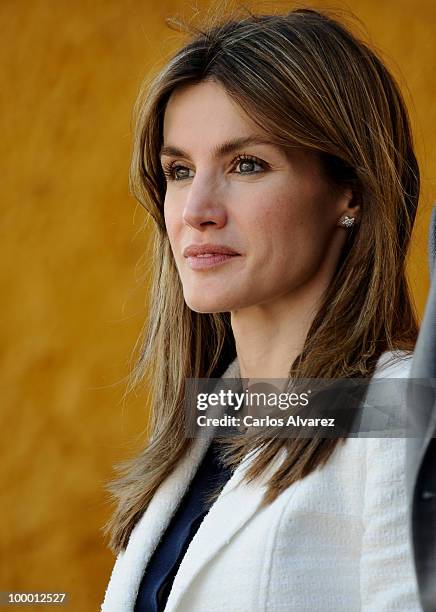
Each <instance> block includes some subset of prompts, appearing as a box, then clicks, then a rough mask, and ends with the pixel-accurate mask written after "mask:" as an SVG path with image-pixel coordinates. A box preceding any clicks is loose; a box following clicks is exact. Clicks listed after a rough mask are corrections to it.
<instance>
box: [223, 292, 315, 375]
mask: <svg viewBox="0 0 436 612" xmlns="http://www.w3.org/2000/svg"><path fill="white" fill-rule="evenodd" d="M322 289H324V287H322ZM322 292H323V291H322V290H321V287H320V286H319V284H318V285H317V286H312V288H309V290H308V288H307V286H306V287H305V290H304V291H303V290H300V291H298V290H297V291H294V292H293V293H291V294H287V295H285V296H281V297H280V298H278V299H275V300H272V301H270V302H266V303H263V304H257V305H255V306H250V307H248V308H244V309H241V310H236V311H232V313H231V324H232V330H233V334H234V338H235V343H236V352H237V356H238V363H239V369H240V373H241V378H249V379H250V378H256V379H264V378H287V377H288V372H289V369H290V367H291V365H292V362H293V361H294V359H295V358H296V357H298V355H299V354H300V353H301V351H302V350H303V347H304V342H305V339H306V336H307V333H308V331H309V328H310V325H311V323H312V321H313V319H314V317H315V315H316V312H317V309H318V306H319V300H320V298H321V295H322Z"/></svg>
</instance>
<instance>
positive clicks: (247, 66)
mask: <svg viewBox="0 0 436 612" xmlns="http://www.w3.org/2000/svg"><path fill="white" fill-rule="evenodd" d="M205 79H214V80H215V81H216V82H218V83H219V84H220V85H221V86H222V87H224V89H225V90H226V92H227V93H228V95H230V96H231V97H232V99H233V100H234V101H235V102H236V103H237V104H239V105H240V107H241V108H242V109H244V110H245V111H247V110H249V111H250V117H251V118H252V119H253V120H254V121H255V122H257V124H258V125H259V127H261V128H262V129H263V130H265V131H267V132H268V134H269V136H270V137H271V138H274V139H275V141H276V142H277V143H278V144H280V145H281V146H284V147H287V146H299V147H304V148H306V149H310V150H312V151H314V152H316V153H317V155H319V156H320V157H321V159H322V160H323V162H324V165H325V169H326V171H327V173H328V176H329V178H330V179H331V180H332V182H333V183H334V184H335V185H339V186H341V185H344V184H347V185H351V186H352V188H353V190H354V193H355V194H356V196H358V197H359V201H360V205H361V211H362V214H361V222H360V224H359V226H358V227H357V228H356V229H353V230H352V231H350V232H349V237H348V241H347V243H346V246H345V248H344V250H343V253H342V256H341V260H340V262H339V265H338V268H337V270H336V273H335V276H334V278H333V280H332V282H331V284H330V286H329V287H328V289H327V291H326V293H325V296H324V300H323V303H322V305H321V307H320V309H319V311H318V313H317V316H316V317H315V319H314V320H313V323H312V325H311V327H310V330H309V332H308V334H307V338H306V341H305V344H304V348H303V351H302V353H301V354H300V355H299V357H298V358H297V359H296V360H295V361H294V363H292V364H290V370H289V375H290V376H292V377H302V378H311V377H324V378H335V377H336V378H340V377H370V376H371V375H372V373H373V372H374V368H375V365H376V362H377V359H378V357H379V356H380V354H381V353H382V352H384V351H386V350H396V349H406V350H412V349H413V346H414V343H415V340H416V336H417V327H418V326H417V321H416V317H415V314H414V309H413V306H412V303H411V298H410V294H409V290H408V286H407V281H406V276H405V256H406V250H407V247H408V244H409V240H410V235H411V229H412V225H413V222H414V218H415V213H416V209H417V205H418V197H419V184H420V180H419V169H418V165H417V161H416V158H415V154H414V150H413V143H412V136H411V129H410V124H409V119H408V115H407V110H406V107H405V104H404V101H403V99H402V96H401V93H400V90H399V87H398V85H397V83H396V82H395V80H394V78H393V77H392V75H391V74H390V73H389V71H388V70H387V69H386V67H385V66H384V64H383V63H382V61H381V60H380V59H379V58H378V57H377V55H376V54H375V53H374V52H373V51H372V50H370V48H369V47H368V46H367V44H365V43H364V42H362V41H361V40H359V39H358V38H357V37H356V36H355V35H353V34H352V33H351V32H350V31H349V29H348V28H346V27H345V26H343V25H341V23H340V22H339V21H338V20H336V19H333V18H332V17H331V16H329V15H328V14H327V13H325V12H319V11H317V10H311V9H297V10H293V11H291V12H289V13H286V14H273V15H256V14H253V13H251V12H248V14H244V15H242V16H241V15H239V16H237V17H235V16H234V15H233V16H231V17H226V18H225V19H223V20H221V21H220V22H218V23H217V22H216V21H215V22H214V23H213V24H211V25H209V26H208V27H203V28H202V29H198V28H194V29H191V30H190V40H189V41H188V42H187V43H186V44H185V45H184V46H183V47H182V48H181V49H180V50H179V51H178V52H177V53H176V54H175V55H174V56H173V57H172V58H171V60H170V61H169V62H168V63H167V64H166V65H165V67H164V68H163V69H162V70H161V71H160V72H159V74H158V75H157V76H156V77H155V78H154V79H153V80H152V81H151V82H147V83H146V84H145V85H144V87H143V90H142V92H141V93H140V95H139V97H138V100H137V103H136V105H135V112H134V118H135V122H134V146H133V155H132V163H131V174H130V180H131V190H132V192H133V194H134V196H135V197H136V198H137V200H138V201H139V202H140V203H141V204H142V205H143V206H144V207H145V209H146V210H147V212H148V213H149V215H150V217H151V218H152V219H153V221H154V247H153V260H154V276H153V282H152V288H151V293H150V315H149V321H148V322H147V326H146V329H145V333H144V338H143V341H142V346H141V352H140V355H139V357H138V359H137V363H136V366H135V368H134V370H133V372H132V377H131V385H130V388H134V387H135V386H136V385H138V384H140V383H141V382H143V381H144V379H145V376H146V375H147V380H148V383H149V385H150V392H151V397H152V410H151V415H150V428H151V433H152V439H151V440H150V441H149V442H148V444H147V446H146V447H145V448H144V450H143V451H142V452H141V453H140V454H139V455H138V456H135V457H134V458H132V459H130V460H129V461H127V462H126V463H124V464H122V465H119V466H117V467H118V470H119V475H118V478H117V479H116V480H114V481H113V482H112V483H110V485H109V486H108V489H109V491H110V492H111V493H112V496H113V498H114V499H115V500H116V503H117V505H116V509H115V512H114V514H113V516H112V518H111V519H110V521H109V522H108V523H107V525H106V526H105V532H106V533H110V546H111V548H112V549H113V550H114V551H115V552H119V551H121V550H123V549H124V548H125V546H126V545H127V542H128V539H129V536H130V533H131V531H132V529H133V527H134V526H135V524H136V522H137V521H138V519H139V518H140V516H141V515H142V513H143V512H144V510H145V509H146V507H147V505H148V504H149V502H150V500H151V498H152V497H153V494H154V493H155V491H156V489H157V487H158V486H159V485H160V484H161V483H162V481H163V480H164V479H165V478H166V477H167V476H168V474H169V473H170V472H171V471H172V470H173V469H174V467H175V466H176V464H177V463H178V462H179V461H180V459H181V458H182V457H183V456H184V454H185V453H186V452H187V450H188V448H189V446H190V445H191V444H192V440H191V439H187V438H186V436H185V429H184V410H183V399H184V390H185V379H186V378H188V377H195V378H197V377H198V378H203V377H211V376H212V377H218V376H220V375H221V374H222V372H223V371H224V369H225V368H226V366H227V365H228V364H229V362H230V361H231V360H233V359H234V358H235V357H236V350H235V343H234V338H233V334H232V329H231V326H230V313H227V312H225V313H217V314H201V313H197V312H194V311H192V310H190V309H189V308H188V307H187V305H186V304H185V302H184V299H183V293H182V287H181V282H180V279H179V276H178V272H177V269H176V266H175V263H174V260H173V256H172V252H171V248H170V244H169V240H168V236H167V234H166V231H165V223H164V216H163V203H164V198H165V189H166V182H165V178H164V175H163V172H162V169H161V165H160V159H159V154H160V148H161V145H162V134H163V129H162V128H163V118H164V112H165V107H166V104H167V101H168V99H169V96H170V95H171V93H172V92H173V91H174V90H175V89H176V88H177V87H180V86H182V85H187V84H194V83H199V82H201V81H204V80H205ZM338 442H339V440H338V439H322V438H318V439H317V438H313V439H281V438H270V439H264V438H262V439H258V438H257V437H253V436H251V437H250V438H244V437H235V438H234V439H233V440H232V442H231V444H230V448H227V451H226V453H227V454H226V462H227V463H228V464H229V465H231V466H236V465H237V464H238V463H239V461H240V460H241V459H242V458H243V457H244V456H245V455H246V454H247V453H248V452H250V451H251V450H253V449H255V448H261V450H262V452H259V453H257V455H256V459H255V461H253V462H252V464H251V466H250V469H249V470H248V471H247V474H246V477H247V479H251V480H252V479H255V478H257V477H258V476H260V475H261V474H262V473H263V471H264V470H265V468H266V467H267V466H268V464H269V462H270V460H271V459H272V458H273V457H274V456H275V455H276V454H277V452H278V451H279V449H281V447H285V448H286V450H287V456H286V459H285V461H284V463H283V464H282V465H281V467H280V470H279V471H278V472H277V473H276V474H275V475H274V477H273V478H272V479H271V480H270V481H269V486H268V490H267V492H266V495H265V498H264V503H265V504H268V503H270V502H271V501H272V500H274V499H275V498H276V497H277V495H279V494H280V492H281V491H283V490H284V489H285V488H286V487H288V486H289V485H291V484H292V483H294V482H295V481H297V480H298V479H301V478H303V477H305V476H306V475H307V474H309V473H311V472H312V471H313V470H314V469H315V468H317V467H318V466H320V465H322V464H324V463H325V462H326V461H327V460H328V458H329V457H330V455H331V454H332V452H333V450H334V449H335V447H336V445H337V444H338Z"/></svg>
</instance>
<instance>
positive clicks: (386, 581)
mask: <svg viewBox="0 0 436 612" xmlns="http://www.w3.org/2000/svg"><path fill="white" fill-rule="evenodd" d="M406 442H407V440H406V438H369V439H367V447H366V466H365V467H366V479H365V493H364V508H363V541H362V554H361V566H360V588H361V602H362V608H361V609H362V611H364V612H369V611H371V612H388V611H394V610H395V611H399V610H401V611H404V612H415V611H416V612H421V611H422V608H421V605H420V603H419V596H418V588H417V581H416V575H415V569H414V565H413V556H412V547H411V541H410V536H409V529H408V513H409V509H408V504H407V495H406V479H405V462H406ZM362 467H363V466H362ZM364 469H365V468H364ZM356 477H358V475H356Z"/></svg>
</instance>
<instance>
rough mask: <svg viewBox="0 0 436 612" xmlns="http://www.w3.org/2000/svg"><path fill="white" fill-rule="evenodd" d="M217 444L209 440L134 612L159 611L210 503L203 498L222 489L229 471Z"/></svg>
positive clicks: (155, 555)
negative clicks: (220, 458)
mask: <svg viewBox="0 0 436 612" xmlns="http://www.w3.org/2000/svg"><path fill="white" fill-rule="evenodd" d="M218 452H219V445H218V444H217V442H216V441H215V440H212V442H211V444H210V446H209V448H208V449H207V451H206V453H205V455H204V457H203V460H202V461H201V463H200V465H199V467H198V470H197V472H196V474H195V476H194V478H193V479H192V481H191V483H190V485H189V487H188V490H187V491H186V493H185V495H184V496H183V498H182V501H181V502H180V505H179V507H178V508H177V510H176V513H175V514H174V516H173V518H172V519H171V521H170V523H169V525H168V527H167V529H166V531H165V533H164V534H163V536H162V538H161V540H160V541H159V544H158V546H157V548H156V550H155V551H154V553H153V555H152V556H151V558H150V560H149V562H148V564H147V567H146V570H145V572H144V576H143V578H142V581H141V585H140V587H139V591H138V596H137V599H136V604H135V612H162V611H163V609H164V608H165V605H166V602H167V599H168V595H169V593H170V590H171V587H172V584H173V581H174V578H175V575H176V573H177V570H178V568H179V565H180V563H181V561H182V558H183V556H184V554H185V552H186V550H187V548H188V546H189V543H190V541H191V540H192V538H193V537H194V535H195V533H196V531H197V529H198V528H199V527H200V524H201V522H202V520H203V518H204V516H205V514H206V513H207V512H208V510H209V507H210V504H207V503H206V501H205V499H204V497H205V496H206V495H207V494H208V493H210V492H212V491H213V490H215V489H216V488H218V487H222V486H224V484H225V482H226V481H227V480H228V479H229V478H230V476H231V471H230V470H229V469H228V468H226V467H225V466H224V465H223V464H222V463H221V462H220V460H219V455H218Z"/></svg>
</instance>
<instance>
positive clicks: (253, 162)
mask: <svg viewBox="0 0 436 612" xmlns="http://www.w3.org/2000/svg"><path fill="white" fill-rule="evenodd" d="M234 162H235V163H236V166H239V167H240V169H241V170H242V172H237V173H236V174H258V173H259V170H257V171H256V170H253V167H254V166H259V167H260V172H262V171H263V170H264V169H265V163H264V162H262V161H261V160H260V159H258V158H257V157H253V156H251V155H238V157H237V158H236V159H235V160H234ZM243 169H245V171H244V170H243Z"/></svg>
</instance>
